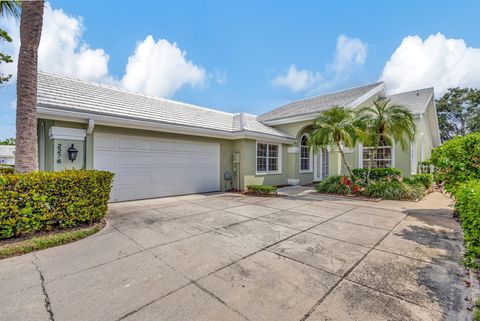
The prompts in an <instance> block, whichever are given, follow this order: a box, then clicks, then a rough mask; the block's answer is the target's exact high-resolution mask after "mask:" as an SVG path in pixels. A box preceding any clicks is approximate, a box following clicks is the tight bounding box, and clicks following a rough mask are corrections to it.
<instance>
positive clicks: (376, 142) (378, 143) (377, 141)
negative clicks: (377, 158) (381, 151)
mask: <svg viewBox="0 0 480 321" xmlns="http://www.w3.org/2000/svg"><path fill="white" fill-rule="evenodd" d="M378 145H380V138H379V139H376V140H375V143H374V144H373V150H370V153H369V154H368V156H369V161H368V170H367V177H366V181H367V184H368V183H370V174H371V173H372V164H373V156H374V155H375V154H376V153H377V149H378Z"/></svg>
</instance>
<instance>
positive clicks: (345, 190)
mask: <svg viewBox="0 0 480 321" xmlns="http://www.w3.org/2000/svg"><path fill="white" fill-rule="evenodd" d="M344 177H345V176H329V177H327V178H325V179H324V180H322V181H321V182H320V183H318V184H317V186H316V189H317V191H318V192H320V193H333V194H350V192H351V190H350V188H349V187H348V186H347V185H346V184H345V183H344Z"/></svg>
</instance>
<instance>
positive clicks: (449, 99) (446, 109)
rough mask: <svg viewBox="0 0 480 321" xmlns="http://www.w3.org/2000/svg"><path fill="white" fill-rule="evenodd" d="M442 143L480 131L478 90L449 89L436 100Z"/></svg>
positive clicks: (479, 93)
mask: <svg viewBox="0 0 480 321" xmlns="http://www.w3.org/2000/svg"><path fill="white" fill-rule="evenodd" d="M437 114H438V124H439V127H440V136H441V138H442V141H447V140H449V139H452V138H454V137H456V136H464V135H466V134H469V133H473V132H479V131H480V89H475V88H459V87H456V88H450V89H448V91H447V92H446V93H445V94H444V95H443V96H442V97H441V98H440V99H438V100H437Z"/></svg>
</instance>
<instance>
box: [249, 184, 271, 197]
mask: <svg viewBox="0 0 480 321" xmlns="http://www.w3.org/2000/svg"><path fill="white" fill-rule="evenodd" d="M247 191H249V192H253V193H255V194H263V195H268V194H275V193H277V188H276V187H275V186H269V185H248V186H247Z"/></svg>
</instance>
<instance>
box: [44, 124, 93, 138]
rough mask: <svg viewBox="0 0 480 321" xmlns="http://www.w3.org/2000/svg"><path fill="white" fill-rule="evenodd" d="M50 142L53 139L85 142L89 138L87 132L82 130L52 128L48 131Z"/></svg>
mask: <svg viewBox="0 0 480 321" xmlns="http://www.w3.org/2000/svg"><path fill="white" fill-rule="evenodd" d="M48 136H49V137H50V140H52V139H68V140H84V139H85V137H87V131H86V130H85V129H80V128H69V127H58V126H52V127H50V129H49V131H48Z"/></svg>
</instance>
